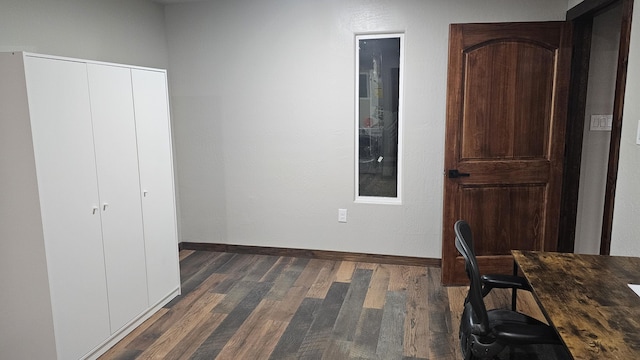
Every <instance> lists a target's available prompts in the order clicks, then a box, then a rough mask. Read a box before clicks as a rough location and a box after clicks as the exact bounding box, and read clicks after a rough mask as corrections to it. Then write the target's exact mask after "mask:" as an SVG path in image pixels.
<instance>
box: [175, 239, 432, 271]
mask: <svg viewBox="0 0 640 360" xmlns="http://www.w3.org/2000/svg"><path fill="white" fill-rule="evenodd" d="M178 247H179V249H180V250H202V251H217V252H230V253H240V254H257V255H273V256H292V257H303V258H311V259H322V260H334V261H358V262H368V263H381V264H393V265H410V266H430V267H440V266H441V265H442V260H440V259H434V258H421V257H411V256H395V255H377V254H365V253H351V252H342V251H326V250H306V249H290V248H277V247H263V246H247V245H229V244H212V243H194V242H181V243H180V244H178Z"/></svg>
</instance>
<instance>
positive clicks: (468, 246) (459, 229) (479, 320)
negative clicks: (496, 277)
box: [453, 220, 489, 334]
mask: <svg viewBox="0 0 640 360" xmlns="http://www.w3.org/2000/svg"><path fill="white" fill-rule="evenodd" d="M453 228H454V231H455V233H456V240H455V241H456V249H458V251H459V252H460V254H461V255H462V257H464V262H465V268H466V271H467V276H468V277H469V281H470V285H469V293H468V294H467V301H468V302H469V304H470V305H471V308H472V310H473V314H472V315H473V316H472V318H471V320H472V322H473V324H472V326H473V328H474V331H473V332H474V333H475V334H487V333H489V318H488V316H487V308H486V307H485V305H484V300H483V298H482V281H481V280H480V269H479V268H478V262H477V260H476V256H475V253H474V251H473V238H472V235H471V227H470V226H469V224H468V223H467V222H466V221H464V220H458V221H456V223H455V225H454V226H453Z"/></svg>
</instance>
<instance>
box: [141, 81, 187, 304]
mask: <svg viewBox="0 0 640 360" xmlns="http://www.w3.org/2000/svg"><path fill="white" fill-rule="evenodd" d="M131 75H132V80H133V98H134V104H135V118H136V129H137V136H138V157H139V164H140V165H139V166H140V182H141V188H142V191H143V198H142V205H143V217H144V235H145V243H146V247H145V248H146V254H147V268H148V283H149V302H150V304H154V303H156V302H158V301H160V300H161V299H162V298H164V297H165V296H167V295H168V294H169V293H170V292H172V291H174V290H176V289H177V288H178V287H179V286H180V276H179V268H178V243H177V230H176V213H175V203H174V201H175V198H174V186H173V167H172V155H171V132H170V124H169V105H168V99H167V83H166V74H165V73H164V72H160V71H150V70H140V69H132V70H131Z"/></svg>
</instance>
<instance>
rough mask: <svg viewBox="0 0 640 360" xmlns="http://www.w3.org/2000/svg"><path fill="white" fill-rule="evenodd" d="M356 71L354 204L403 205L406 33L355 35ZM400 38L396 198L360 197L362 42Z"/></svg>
mask: <svg viewBox="0 0 640 360" xmlns="http://www.w3.org/2000/svg"><path fill="white" fill-rule="evenodd" d="M354 38H355V46H354V47H355V70H354V73H355V74H354V79H355V80H354V82H355V92H354V98H355V117H354V145H355V146H354V147H355V152H354V153H355V157H354V164H355V171H354V173H355V181H354V195H355V196H354V198H355V200H354V202H355V203H360V204H381V205H402V195H403V191H402V190H403V187H402V183H403V176H402V175H403V162H404V152H403V147H404V146H403V143H404V139H403V138H404V136H403V134H404V131H403V128H404V105H403V103H404V52H405V49H404V46H405V45H404V33H403V32H389V33H360V34H355V37H354ZM388 38H398V39H399V40H400V59H399V62H398V64H399V67H400V69H399V79H398V87H399V89H398V155H397V158H396V171H397V178H396V190H397V192H396V194H397V196H396V197H382V196H360V185H359V184H360V165H359V159H360V149H359V148H360V146H359V141H360V139H359V131H360V126H359V120H360V48H359V44H360V40H369V39H388ZM369 91H370V89H369Z"/></svg>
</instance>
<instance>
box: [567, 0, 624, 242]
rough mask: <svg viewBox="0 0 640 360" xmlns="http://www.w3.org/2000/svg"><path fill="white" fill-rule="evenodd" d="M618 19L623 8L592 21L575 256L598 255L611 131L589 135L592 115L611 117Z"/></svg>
mask: <svg viewBox="0 0 640 360" xmlns="http://www.w3.org/2000/svg"><path fill="white" fill-rule="evenodd" d="M621 16H622V6H621V5H618V6H616V7H615V8H612V9H609V10H607V11H606V12H604V13H601V14H599V15H598V16H596V17H595V18H594V21H593V34H592V44H591V59H590V64H589V86H588V89H587V103H586V108H585V125H584V140H583V145H582V165H581V169H580V189H579V200H578V218H577V222H576V243H575V252H577V253H583V254H599V253H600V236H601V232H602V216H603V210H604V193H605V188H606V181H607V167H608V164H609V139H610V138H611V131H591V130H590V123H591V115H592V114H593V115H605V114H609V115H611V114H613V99H614V94H615V85H616V71H617V69H618V47H619V42H620V20H621Z"/></svg>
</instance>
